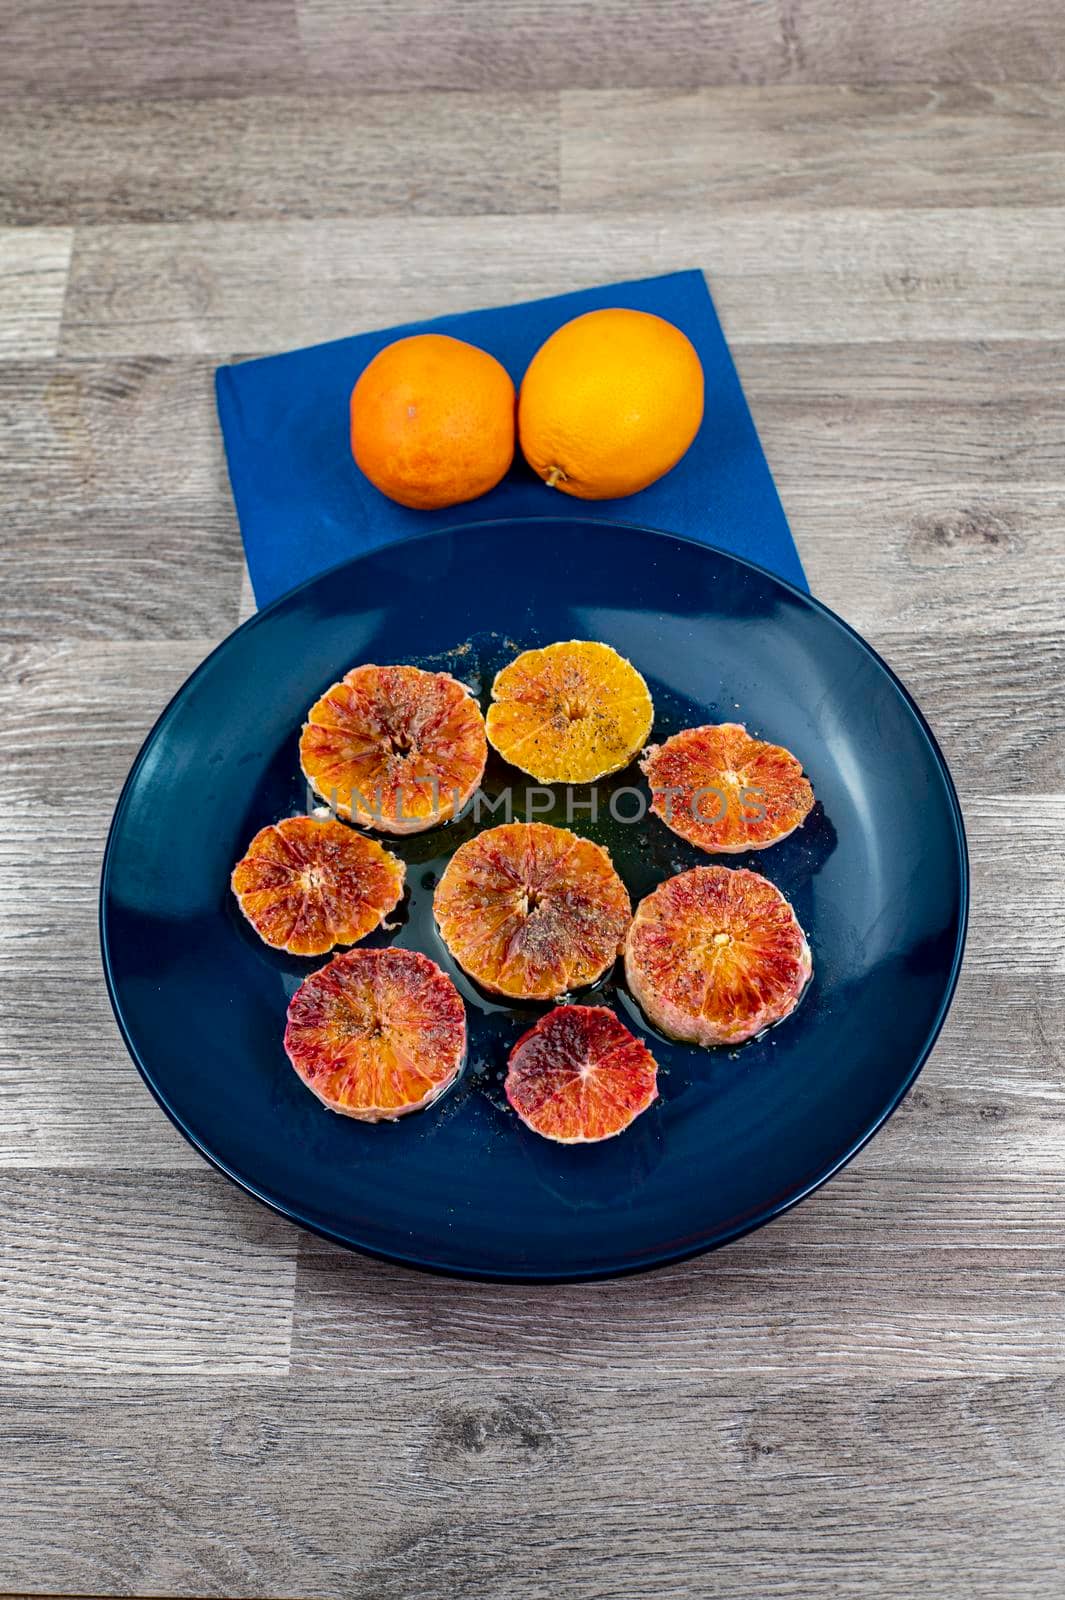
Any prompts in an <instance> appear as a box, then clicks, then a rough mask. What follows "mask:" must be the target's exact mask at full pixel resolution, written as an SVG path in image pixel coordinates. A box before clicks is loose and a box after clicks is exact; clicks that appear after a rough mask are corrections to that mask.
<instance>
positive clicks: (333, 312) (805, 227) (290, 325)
mask: <svg viewBox="0 0 1065 1600" xmlns="http://www.w3.org/2000/svg"><path fill="white" fill-rule="evenodd" d="M1063 247H1065V209H1063V208H1061V207H1052V206H1048V207H1046V208H1044V209H1042V210H1039V211H1033V210H1027V209H1024V208H1018V209H1014V208H1011V207H1006V206H996V207H971V208H969V209H963V210H937V209H928V210H924V211H920V212H907V211H890V210H881V211H869V210H859V209H857V208H848V209H843V210H839V209H837V210H825V211H810V212H806V213H793V212H787V211H781V210H776V209H768V208H765V209H762V208H757V209H755V208H743V207H738V206H737V207H730V208H728V210H727V211H724V212H716V211H711V212H707V213H706V214H681V215H678V214H676V213H673V212H668V211H667V212H657V213H646V214H641V215H639V216H635V217H632V218H628V217H618V216H614V215H607V216H595V215H594V214H585V213H574V214H569V215H567V217H566V221H565V224H564V225H560V222H559V219H558V217H557V216H555V215H552V214H548V215H536V216H533V215H530V216H524V217H471V218H469V219H468V220H466V221H465V222H464V224H463V230H462V237H461V239H460V240H456V237H455V233H454V227H453V225H452V224H451V223H450V222H449V221H448V220H447V219H446V218H435V217H407V218H371V219H368V220H367V221H365V222H357V221H352V220H347V219H335V220H326V221H311V222H293V223H285V222H261V223H240V222H232V223H217V224H208V223H189V224H186V225H183V226H179V227H174V226H167V225H160V226H158V227H133V226H129V227H100V228H84V229H79V230H78V231H77V235H76V240H75V247H74V255H73V259H72V262H71V271H70V283H69V287H68V291H67V298H66V304H65V308H64V316H63V327H62V331H61V341H60V342H61V348H62V350H63V351H64V353H65V354H68V355H136V354H161V355H181V354H187V353H192V352H196V351H199V352H203V353H219V354H221V353H224V352H226V351H231V350H237V351H246V352H250V351H260V352H265V351H270V350H281V349H286V348H288V347H289V346H292V345H297V344H302V343H311V342H314V341H315V340H323V339H329V338H336V337H341V336H342V335H344V334H348V333H351V332H354V331H355V330H357V329H360V328H376V327H387V326H389V325H390V324H392V323H395V322H399V321H406V320H409V319H413V318H417V317H422V316H428V315H433V314H437V313H440V312H446V311H461V310H469V309H471V308H473V307H476V306H479V305H485V304H492V303H495V302H499V301H501V300H506V301H508V302H514V301H520V300H524V299H528V298H532V297H535V296H537V295H543V294H553V293H557V292H560V291H563V290H568V289H574V288H578V287H582V286H585V285H587V284H590V283H596V282H602V281H610V280H611V279H613V278H618V277H619V276H622V275H624V276H626V277H629V278H632V277H640V276H645V275H648V274H655V273H659V272H665V271H670V270H672V269H674V268H676V267H680V266H700V267H703V268H704V269H705V270H706V271H707V274H708V277H709V280H710V284H711V287H712V289H713V291H714V295H715V298H716V300H717V302H718V306H719V309H720V310H721V313H722V316H723V320H724V324H725V328H726V331H727V332H728V334H729V336H730V338H732V339H734V340H736V341H738V342H743V341H747V342H751V343H766V342H769V343H779V342H783V341H792V342H794V343H797V344H825V343H833V342H834V343H840V342H846V341H848V340H857V341H861V342H868V341H870V340H894V341H898V340H905V339H1034V340H1043V339H1059V340H1060V339H1062V338H1065V282H1063V279H1062V274H1061V272H1060V258H1061V254H1062V249H1063Z"/></svg>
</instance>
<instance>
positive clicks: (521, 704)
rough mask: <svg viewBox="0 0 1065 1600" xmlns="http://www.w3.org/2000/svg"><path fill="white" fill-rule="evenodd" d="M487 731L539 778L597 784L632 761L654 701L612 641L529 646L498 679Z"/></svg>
mask: <svg viewBox="0 0 1065 1600" xmlns="http://www.w3.org/2000/svg"><path fill="white" fill-rule="evenodd" d="M492 701H493V704H492V705H491V706H489V708H488V719H487V728H488V737H489V739H490V740H491V742H492V744H493V745H494V746H495V748H496V749H497V750H498V751H499V754H500V755H501V756H502V757H503V759H504V760H505V761H510V762H512V763H513V765H514V766H516V767H520V768H521V770H522V772H528V773H530V774H531V775H532V776H533V777H534V778H535V779H536V780H537V782H538V783H594V782H595V780H596V779H597V778H603V777H605V776H606V775H607V773H610V772H618V771H620V769H621V768H622V767H624V766H627V765H628V763H629V762H630V761H631V760H632V758H633V756H634V755H635V754H636V752H637V750H639V749H640V747H641V746H642V745H643V743H644V741H645V739H646V738H647V735H648V734H649V733H650V731H651V721H652V718H653V717H654V707H653V705H652V704H651V695H650V691H649V690H648V688H647V685H646V683H644V681H643V679H642V678H641V676H640V674H639V673H638V672H637V671H636V668H635V667H634V666H633V665H632V664H631V663H630V662H628V661H626V660H625V657H624V656H620V655H618V653H617V651H616V650H613V649H611V647H610V645H608V644H596V643H595V642H594V641H590V640H580V639H572V640H570V641H569V642H568V643H566V644H549V645H547V646H545V648H544V649H542V650H526V651H525V652H524V653H523V654H522V655H520V656H518V657H517V658H516V659H515V660H514V661H512V662H511V663H510V665H509V666H506V667H504V668H503V670H502V672H500V673H498V674H497V676H496V680H495V683H494V684H493V685H492Z"/></svg>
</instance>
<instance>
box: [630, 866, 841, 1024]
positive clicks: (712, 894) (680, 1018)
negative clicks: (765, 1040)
mask: <svg viewBox="0 0 1065 1600" xmlns="http://www.w3.org/2000/svg"><path fill="white" fill-rule="evenodd" d="M811 971H812V962H811V959H810V949H809V946H808V944H807V942H806V936H805V934H804V933H803V931H802V929H801V928H800V926H799V923H798V920H797V918H796V916H795V912H794V911H793V910H792V908H791V906H790V904H789V903H788V901H787V900H785V898H784V896H783V895H782V894H781V893H780V890H779V889H777V888H775V887H774V885H773V884H771V883H770V882H769V881H768V879H766V878H763V877H762V876H761V874H760V873H757V872H748V871H747V870H746V869H745V868H731V867H695V868H693V869H692V871H691V872H682V873H681V874H680V875H679V876H678V877H676V878H669V879H667V880H666V882H665V883H662V884H659V886H658V888H657V889H655V890H654V892H653V893H652V894H649V895H648V896H647V898H646V899H645V900H642V901H641V902H640V904H639V905H638V906H637V908H636V914H635V917H634V918H633V922H632V927H631V928H630V929H629V935H628V939H627V940H626V944H625V976H626V978H627V980H628V984H629V988H630V989H631V991H632V993H633V995H634V996H635V998H636V999H637V1000H638V1001H639V1003H640V1005H641V1006H642V1007H643V1010H644V1013H645V1014H646V1015H647V1017H648V1018H649V1019H650V1020H651V1021H652V1022H653V1023H655V1024H656V1026H657V1027H659V1028H661V1029H662V1031H663V1032H664V1033H667V1034H669V1035H670V1037H671V1038H674V1039H684V1040H688V1041H689V1042H690V1043H692V1044H699V1045H714V1044H738V1043H740V1042H741V1041H742V1040H744V1039H749V1038H751V1037H752V1036H753V1035H754V1034H756V1033H760V1032H761V1031H762V1029H763V1028H768V1027H769V1026H770V1025H771V1024H772V1023H774V1022H780V1021H781V1020H782V1019H783V1018H784V1017H786V1016H787V1015H788V1014H789V1012H791V1011H793V1010H794V1008H795V1006H796V1005H797V1003H798V1000H799V996H800V995H801V994H802V991H803V989H804V988H805V987H806V983H807V980H808V979H809V977H810V973H811Z"/></svg>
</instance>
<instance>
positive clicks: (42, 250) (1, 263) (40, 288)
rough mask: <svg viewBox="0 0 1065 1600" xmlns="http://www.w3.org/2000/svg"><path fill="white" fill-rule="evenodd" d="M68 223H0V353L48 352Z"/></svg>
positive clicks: (62, 287)
mask: <svg viewBox="0 0 1065 1600" xmlns="http://www.w3.org/2000/svg"><path fill="white" fill-rule="evenodd" d="M73 239H74V235H73V231H72V229H70V228H0V358H5V357H9V356H50V355H54V354H55V351H56V346H57V343H58V338H59V319H60V317H61V315H62V311H63V295H64V294H65V292H66V284H67V270H68V268H69V266H70V253H71V249H72V245H73Z"/></svg>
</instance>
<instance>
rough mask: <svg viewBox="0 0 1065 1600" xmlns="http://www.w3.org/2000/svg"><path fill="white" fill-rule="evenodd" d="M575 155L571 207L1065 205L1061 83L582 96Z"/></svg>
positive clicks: (565, 192)
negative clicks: (1062, 201)
mask: <svg viewBox="0 0 1065 1600" xmlns="http://www.w3.org/2000/svg"><path fill="white" fill-rule="evenodd" d="M652 128H653V129H654V137H653V138H651V137H649V130H650V129H652ZM561 148H562V157H561V161H562V167H561V172H562V205H563V207H564V208H565V209H566V210H567V211H586V210H604V211H606V210H610V211H620V212H624V213H626V214H628V213H631V212H632V211H634V210H635V211H639V210H645V211H646V210H650V211H655V210H659V209H661V207H662V206H663V205H664V204H667V203H668V204H669V205H670V206H674V207H676V208H677V209H678V210H683V211H689V210H698V209H701V208H703V207H706V206H719V205H722V204H731V203H736V202H738V203H740V204H750V203H752V202H754V201H760V202H765V203H766V204H768V205H772V206H785V207H788V208H789V209H794V210H796V211H804V210H807V209H808V208H809V207H810V206H841V205H855V206H863V207H868V206H874V205H884V206H888V207H891V206H897V205H899V204H902V205H905V206H908V207H913V208H918V207H921V206H951V207H956V206H959V205H994V204H996V203H1001V204H1003V205H1017V204H1019V203H1021V202H1022V201H1029V202H1030V203H1031V204H1033V205H1039V206H1044V205H1049V204H1052V203H1060V202H1061V200H1062V199H1065V97H1063V94H1062V89H1061V86H1060V85H1058V84H1047V85H1045V86H1042V87H1038V88H1036V87H1034V86H1033V85H1031V84H1024V85H1017V84H1004V85H988V84H980V85H975V86H974V85H969V84H964V85H951V86H946V87H942V86H938V87H937V86H935V85H931V84H925V85H921V86H919V87H916V88H915V87H912V86H909V85H907V86H898V85H893V86H891V87H872V86H862V87H858V88H853V87H851V86H849V85H847V84H833V85H829V86H809V85H792V84H786V85H781V86H780V87H778V88H774V89H757V88H751V87H749V86H734V85H731V84H729V85H725V86H722V87H720V88H713V89H697V90H690V91H683V90H676V89H673V90H649V89H648V90H632V91H629V92H621V93H619V92H618V91H616V90H611V91H608V92H598V93H597V92H594V91H592V92H587V93H586V92H581V91H576V92H572V93H566V94H564V95H563V96H562V144H561Z"/></svg>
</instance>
